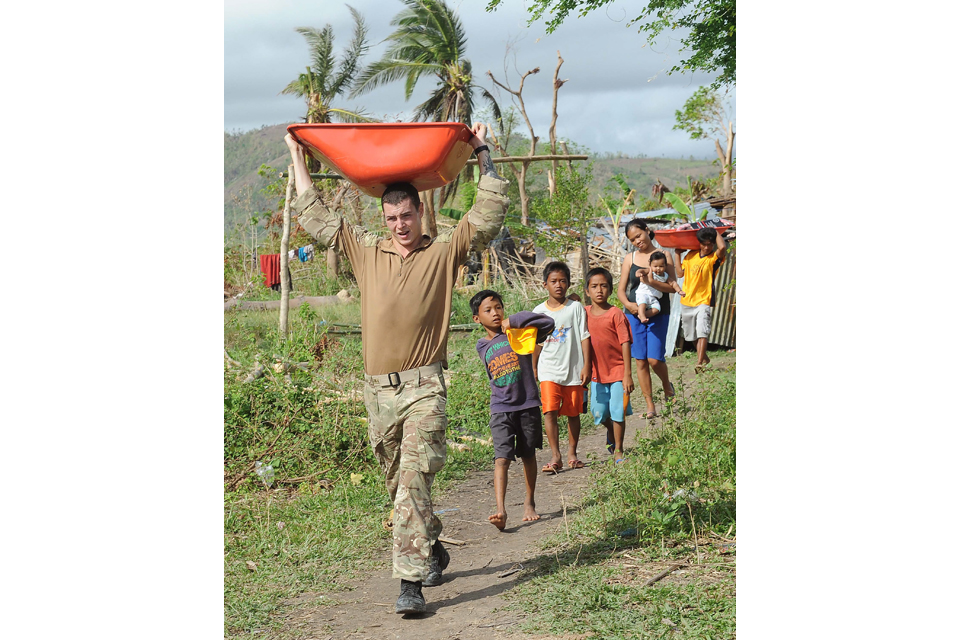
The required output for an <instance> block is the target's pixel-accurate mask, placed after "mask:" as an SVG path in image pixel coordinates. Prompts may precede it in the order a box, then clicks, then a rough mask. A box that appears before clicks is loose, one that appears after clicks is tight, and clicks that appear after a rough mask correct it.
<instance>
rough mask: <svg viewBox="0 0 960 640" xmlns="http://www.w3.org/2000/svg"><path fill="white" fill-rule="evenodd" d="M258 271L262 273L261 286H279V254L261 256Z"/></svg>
mask: <svg viewBox="0 0 960 640" xmlns="http://www.w3.org/2000/svg"><path fill="white" fill-rule="evenodd" d="M260 271H262V272H263V285H264V286H265V287H272V286H274V285H277V284H280V254H279V253H271V254H268V255H263V254H261V255H260Z"/></svg>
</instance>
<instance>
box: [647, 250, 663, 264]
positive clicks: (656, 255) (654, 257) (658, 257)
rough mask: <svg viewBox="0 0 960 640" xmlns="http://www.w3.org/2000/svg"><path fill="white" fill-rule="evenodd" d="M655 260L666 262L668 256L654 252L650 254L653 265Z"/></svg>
mask: <svg viewBox="0 0 960 640" xmlns="http://www.w3.org/2000/svg"><path fill="white" fill-rule="evenodd" d="M654 260H663V261H664V262H666V261H667V254H665V253H664V252H663V251H654V252H653V253H651V254H650V262H651V263H652V262H653V261H654Z"/></svg>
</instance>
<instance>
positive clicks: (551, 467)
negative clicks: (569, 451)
mask: <svg viewBox="0 0 960 640" xmlns="http://www.w3.org/2000/svg"><path fill="white" fill-rule="evenodd" d="M562 468H563V466H561V464H560V463H559V462H548V463H547V464H545V465H543V468H542V469H540V471H542V472H543V473H552V474H554V475H556V474H558V473H560V469H562Z"/></svg>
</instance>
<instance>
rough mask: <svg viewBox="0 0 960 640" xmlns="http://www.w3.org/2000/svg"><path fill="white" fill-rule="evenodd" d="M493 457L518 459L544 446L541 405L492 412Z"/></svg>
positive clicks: (532, 453) (533, 453) (530, 454)
mask: <svg viewBox="0 0 960 640" xmlns="http://www.w3.org/2000/svg"><path fill="white" fill-rule="evenodd" d="M490 434H491V435H492V436H493V457H494V458H506V459H507V460H516V459H517V458H518V457H520V458H528V457H530V456H533V455H536V453H537V449H542V448H543V423H542V422H541V420H540V407H530V408H529V409H520V410H519V411H508V412H507V413H492V414H490Z"/></svg>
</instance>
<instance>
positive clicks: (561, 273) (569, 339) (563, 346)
mask: <svg viewBox="0 0 960 640" xmlns="http://www.w3.org/2000/svg"><path fill="white" fill-rule="evenodd" d="M543 286H544V288H545V289H546V290H547V293H548V294H549V295H550V297H549V298H547V300H546V302H543V303H541V304H539V305H537V306H536V307H535V308H534V309H533V311H534V313H543V314H546V315H548V316H550V317H551V318H553V321H554V323H555V324H556V328H555V329H554V330H553V334H551V335H550V337H548V338H547V339H546V341H545V342H544V344H543V345H537V348H536V351H534V354H533V372H534V374H536V375H537V379H538V380H540V397H541V399H542V400H543V422H544V430H545V431H546V432H547V442H549V443H550V452H551V454H552V458H551V460H550V463H549V464H546V465H544V466H543V469H542V471H543V472H544V473H554V474H555V473H557V472H558V471H560V469H562V468H563V462H562V460H561V457H560V429H559V426H558V425H557V416H558V415H560V416H567V427H568V430H569V435H570V442H569V448H568V456H567V464H568V465H569V466H570V468H571V469H582V468H583V467H584V464H583V462H581V461H580V459H579V458H577V443H578V442H579V441H580V411H581V407H582V406H583V400H584V388H585V387H586V386H587V383H588V382H589V381H590V332H589V331H587V317H586V312H585V311H584V308H583V305H582V304H580V303H579V302H576V301H574V300H568V299H567V289H568V288H570V268H569V267H567V265H566V264H564V263H562V262H551V263H549V264H548V265H547V266H546V267H544V269H543Z"/></svg>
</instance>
